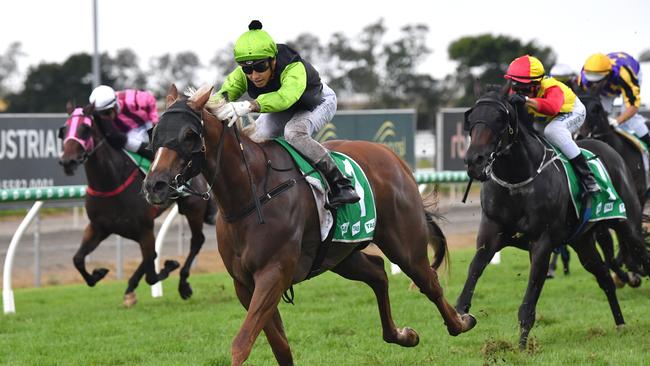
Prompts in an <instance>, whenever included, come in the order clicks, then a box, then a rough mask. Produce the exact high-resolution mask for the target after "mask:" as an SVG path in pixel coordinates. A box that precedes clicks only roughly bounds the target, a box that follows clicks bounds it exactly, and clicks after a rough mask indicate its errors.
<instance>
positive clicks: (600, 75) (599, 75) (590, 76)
mask: <svg viewBox="0 0 650 366" xmlns="http://www.w3.org/2000/svg"><path fill="white" fill-rule="evenodd" d="M607 74H608V73H607V72H588V71H585V79H587V81H589V82H592V83H595V82H598V81H601V80H603V79H604V78H605V77H606V76H607Z"/></svg>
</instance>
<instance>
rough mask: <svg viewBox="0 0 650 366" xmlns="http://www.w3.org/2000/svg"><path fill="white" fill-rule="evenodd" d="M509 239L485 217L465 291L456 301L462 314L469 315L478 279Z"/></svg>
mask: <svg viewBox="0 0 650 366" xmlns="http://www.w3.org/2000/svg"><path fill="white" fill-rule="evenodd" d="M507 239H509V238H508V237H507V235H506V233H504V230H503V227H502V226H501V225H499V224H498V223H497V222H495V221H493V220H490V219H489V218H487V216H486V215H483V218H482V219H481V225H480V227H479V231H478V236H477V237H476V253H475V254H474V258H473V259H472V263H470V265H469V269H468V270H467V280H465V286H463V291H462V292H461V293H460V295H459V296H458V299H457V300H456V311H458V312H459V313H461V314H466V313H469V310H470V308H471V307H472V297H473V296H474V289H475V288H476V283H477V282H478V279H479V278H480V277H481V275H482V274H483V270H485V267H486V266H487V264H488V263H489V262H490V260H492V257H494V253H496V252H497V251H498V250H500V249H501V248H503V246H504V244H505V242H506V240H507Z"/></svg>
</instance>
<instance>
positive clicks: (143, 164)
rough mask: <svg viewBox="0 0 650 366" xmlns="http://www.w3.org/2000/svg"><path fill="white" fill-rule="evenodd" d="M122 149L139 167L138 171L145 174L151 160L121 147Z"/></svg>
mask: <svg viewBox="0 0 650 366" xmlns="http://www.w3.org/2000/svg"><path fill="white" fill-rule="evenodd" d="M122 151H124V152H125V153H126V155H127V156H128V157H129V158H131V160H133V163H135V165H136V166H137V167H138V168H140V171H142V173H143V174H144V175H147V173H148V172H149V168H150V167H151V161H150V160H149V159H147V158H145V157H144V156H142V155H139V154H137V153H134V152H132V151H129V150H127V149H122Z"/></svg>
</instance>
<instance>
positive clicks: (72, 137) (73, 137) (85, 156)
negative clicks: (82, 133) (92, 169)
mask: <svg viewBox="0 0 650 366" xmlns="http://www.w3.org/2000/svg"><path fill="white" fill-rule="evenodd" d="M74 117H77V118H84V119H85V118H87V119H89V120H90V121H91V123H92V126H94V119H93V117H92V116H89V115H86V114H74V112H73V114H72V115H70V118H74ZM82 123H83V122H82ZM67 126H68V122H67V121H66V123H65V125H63V126H61V127H60V128H59V132H58V137H59V138H60V139H62V140H63V143H64V144H65V142H66V141H68V140H74V141H76V142H77V143H78V144H79V145H81V147H82V149H83V153H82V154H81V156H79V157H77V158H75V159H71V160H70V161H72V162H74V163H75V164H77V165H83V164H85V163H86V161H88V158H90V157H91V156H92V155H94V154H95V152H97V150H99V148H100V147H102V146H103V145H104V143H105V142H106V139H105V138H104V137H103V136H102V138H101V139H100V140H99V142H97V143H95V142H94V140H95V137H94V136H92V134H91V136H90V137H89V138H90V141H91V142H92V143H91V144H88V143H86V142H85V141H83V140H81V139H80V138H79V137H77V136H76V133H77V131H76V130H77V128H78V125H76V124H71V125H70V131H68V133H67V135H66V134H65V132H64V131H65V128H66V127H67ZM73 127H74V132H73V131H72V128H73ZM91 128H93V127H91ZM73 133H74V134H75V135H72V134H73ZM88 145H91V146H90V151H88V150H89V147H88Z"/></svg>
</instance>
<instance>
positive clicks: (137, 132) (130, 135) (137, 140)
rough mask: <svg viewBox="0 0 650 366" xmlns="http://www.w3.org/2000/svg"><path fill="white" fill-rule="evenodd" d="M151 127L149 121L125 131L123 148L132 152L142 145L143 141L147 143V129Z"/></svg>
mask: <svg viewBox="0 0 650 366" xmlns="http://www.w3.org/2000/svg"><path fill="white" fill-rule="evenodd" d="M151 127H152V124H151V122H147V124H144V125H142V126H140V127H137V128H134V129H132V130H131V131H129V132H127V133H126V144H124V148H125V149H127V150H129V151H132V152H138V150H139V149H140V146H142V144H143V143H146V144H148V143H149V134H148V133H147V131H148V130H149V129H150V128H151Z"/></svg>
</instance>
